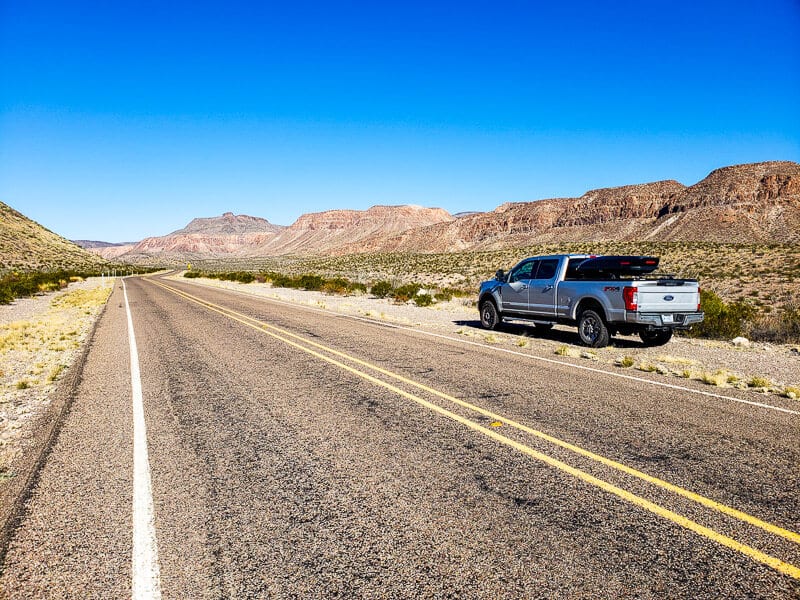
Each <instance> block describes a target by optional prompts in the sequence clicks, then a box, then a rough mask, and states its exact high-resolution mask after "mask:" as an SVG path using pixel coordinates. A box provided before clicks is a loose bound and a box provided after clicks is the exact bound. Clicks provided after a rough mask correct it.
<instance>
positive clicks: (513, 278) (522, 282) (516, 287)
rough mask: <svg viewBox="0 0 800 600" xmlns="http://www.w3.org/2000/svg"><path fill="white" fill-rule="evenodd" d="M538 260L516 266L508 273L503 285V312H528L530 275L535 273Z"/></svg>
mask: <svg viewBox="0 0 800 600" xmlns="http://www.w3.org/2000/svg"><path fill="white" fill-rule="evenodd" d="M538 264H539V261H538V260H528V261H525V262H522V263H520V264H518V265H517V266H516V267H514V268H513V269H511V271H509V273H508V279H507V280H506V283H504V284H503V287H502V289H501V294H502V297H503V312H518V313H521V312H526V311H527V310H528V290H529V289H530V286H531V281H532V273H533V272H535V271H536V267H537V265H538Z"/></svg>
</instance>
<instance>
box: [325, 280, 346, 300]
mask: <svg viewBox="0 0 800 600" xmlns="http://www.w3.org/2000/svg"><path fill="white" fill-rule="evenodd" d="M349 288H350V282H349V281H347V279H344V278H343V277H334V278H333V279H326V280H325V282H324V283H323V284H322V291H323V292H325V293H326V294H336V295H337V296H344V295H345V294H347V292H348V290H349Z"/></svg>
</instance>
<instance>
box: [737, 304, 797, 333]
mask: <svg viewBox="0 0 800 600" xmlns="http://www.w3.org/2000/svg"><path fill="white" fill-rule="evenodd" d="M746 333H747V337H749V338H750V339H752V340H756V341H760V342H772V343H777V344H786V343H792V342H798V341H800V301H798V300H792V301H790V302H788V303H787V304H786V306H785V307H784V309H783V310H780V311H775V312H773V311H769V312H766V311H765V312H764V313H762V314H760V315H758V316H755V317H753V318H752V319H751V320H750V322H749V323H747V327H746Z"/></svg>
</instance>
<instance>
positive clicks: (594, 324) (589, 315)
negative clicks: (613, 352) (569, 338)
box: [578, 309, 611, 348]
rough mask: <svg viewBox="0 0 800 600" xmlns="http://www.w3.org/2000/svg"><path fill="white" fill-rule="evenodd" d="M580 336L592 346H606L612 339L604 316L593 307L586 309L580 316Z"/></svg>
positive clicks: (586, 343) (585, 342)
mask: <svg viewBox="0 0 800 600" xmlns="http://www.w3.org/2000/svg"><path fill="white" fill-rule="evenodd" d="M578 336H579V337H580V338H581V342H583V343H584V344H585V345H587V346H589V347H590V348H604V347H605V346H608V342H609V341H610V340H611V334H610V333H609V331H608V326H607V325H606V322H605V321H604V320H603V317H601V316H600V315H599V314H597V313H596V312H595V311H593V310H592V309H586V310H584V311H583V312H582V313H581V314H580V316H579V317H578Z"/></svg>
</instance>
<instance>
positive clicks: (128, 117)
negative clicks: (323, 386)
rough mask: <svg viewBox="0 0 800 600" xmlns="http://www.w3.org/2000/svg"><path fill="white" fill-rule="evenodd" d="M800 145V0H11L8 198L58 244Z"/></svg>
mask: <svg viewBox="0 0 800 600" xmlns="http://www.w3.org/2000/svg"><path fill="white" fill-rule="evenodd" d="M765 160H794V161H798V162H800V1H798V0H763V1H761V2H752V1H742V0H738V1H737V0H733V1H727V2H721V1H719V2H718V1H703V0H694V1H688V0H687V1H681V0H669V1H663V0H647V1H642V0H636V1H614V2H605V3H604V2H596V1H576V2H535V1H532V0H531V1H528V2H505V1H502V0H497V1H494V2H472V1H460V2H453V3H446V2H435V1H426V2H414V1H403V2H396V3H387V2H363V3H360V2H303V1H292V2H252V3H248V2H238V1H235V0H234V1H226V2H219V3H211V2H203V1H197V2H186V3H183V2H164V1H162V0H159V1H158V2H155V1H152V2H150V1H144V2H136V3H132V2H127V1H126V0H119V1H115V2H100V1H97V2H81V1H74V2H65V1H59V2H48V1H47V0H45V1H42V2H31V1H28V0H0V200H2V201H4V202H6V203H7V204H10V205H11V206H13V207H14V208H16V209H17V210H19V211H21V212H23V213H25V214H26V215H28V216H29V217H31V218H33V219H35V220H37V221H39V222H40V223H42V224H43V225H45V226H46V227H48V228H50V229H52V230H54V231H56V232H57V233H60V234H62V235H64V236H66V237H69V238H73V239H78V238H88V239H102V240H108V241H126V240H138V239H141V238H142V237H145V236H148V235H162V234H165V233H167V232H169V231H172V230H174V229H178V228H180V227H182V226H183V225H185V224H186V223H187V222H188V221H189V220H190V219H192V218H193V217H198V216H206V217H207V216H213V215H218V214H221V213H223V212H225V211H233V212H236V213H244V214H251V215H256V216H261V217H265V218H267V219H269V220H270V221H272V222H274V223H279V224H284V225H288V224H291V223H292V222H293V221H294V220H295V219H296V218H297V217H298V216H299V215H300V214H302V213H305V212H312V211H320V210H327V209H331V208H356V209H365V208H368V207H369V206H371V205H373V204H407V203H408V204H421V205H424V206H440V207H443V208H445V209H447V210H449V211H451V212H459V211H468V210H491V209H493V208H494V207H495V206H497V205H498V204H501V203H503V202H507V201H526V200H536V199H541V198H549V197H562V196H578V195H581V194H582V193H584V192H585V191H586V190H587V189H591V188H598V187H608V186H615V185H624V184H629V183H641V182H646V181H654V180H659V179H678V180H679V181H681V182H682V183H685V184H692V183H695V182H697V181H698V180H700V179H702V178H703V177H704V176H705V175H706V174H707V173H708V172H709V171H711V170H712V169H714V168H717V167H721V166H726V165H730V164H737V163H744V162H759V161H765Z"/></svg>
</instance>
